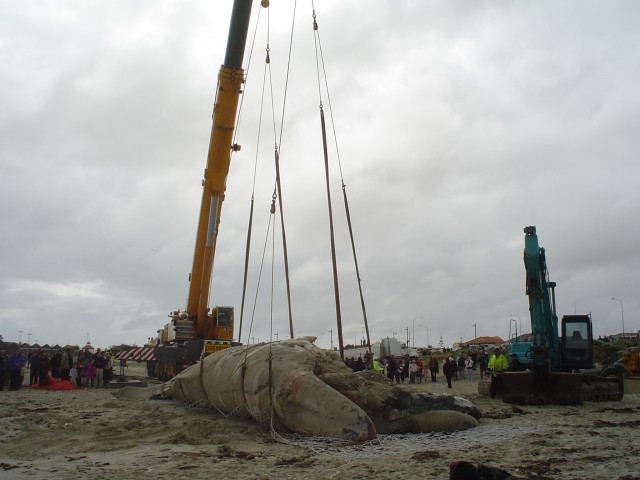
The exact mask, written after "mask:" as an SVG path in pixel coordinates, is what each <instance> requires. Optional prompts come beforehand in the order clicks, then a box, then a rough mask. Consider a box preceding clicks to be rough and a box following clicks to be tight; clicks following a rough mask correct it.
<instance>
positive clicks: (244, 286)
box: [209, 9, 269, 341]
mask: <svg viewBox="0 0 640 480" xmlns="http://www.w3.org/2000/svg"><path fill="white" fill-rule="evenodd" d="M260 12H261V9H258V16H257V18H256V24H255V28H254V30H253V36H252V37H251V47H250V48H249V58H248V61H247V67H246V69H245V72H246V75H245V81H246V79H247V77H248V76H249V67H250V66H251V59H252V58H253V48H254V46H255V43H256V36H257V32H258V25H259V23H260ZM268 16H269V15H268V11H267V17H268ZM267 23H268V22H267ZM265 70H266V69H265ZM265 73H266V72H265ZM263 75H264V74H263ZM262 95H263V96H264V78H263V92H262ZM243 105H244V95H243V96H242V97H241V98H240V107H239V108H238V118H237V120H236V126H235V129H234V135H233V142H232V144H233V145H236V138H237V136H238V132H239V130H240V119H241V117H242V106H243ZM260 108H261V110H260V118H261V119H262V103H261V107H260ZM260 128H261V123H260V125H259V126H258V141H257V145H256V157H255V160H254V165H253V184H252V189H251V205H250V207H249V225H248V226H247V241H246V248H245V258H244V276H243V281H242V302H241V304H240V326H239V327H238V340H239V341H241V340H242V321H243V319H244V304H245V297H246V293H247V277H248V273H249V255H250V253H251V232H252V230H253V208H254V198H255V191H256V172H257V170H258V154H257V152H258V146H259V144H260ZM235 150H236V148H232V149H231V155H232V156H233V152H234V151H235ZM209 292H211V289H209Z"/></svg>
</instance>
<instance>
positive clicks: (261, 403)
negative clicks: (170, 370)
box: [162, 337, 480, 442]
mask: <svg viewBox="0 0 640 480" xmlns="http://www.w3.org/2000/svg"><path fill="white" fill-rule="evenodd" d="M314 340H315V338H313V337H305V338H298V339H292V340H283V341H279V342H272V343H263V344H258V345H247V346H238V347H232V348H229V349H225V350H222V351H219V352H216V353H214V354H212V355H209V356H208V357H206V358H205V359H204V360H203V361H201V362H199V363H197V364H195V365H193V366H191V367H189V368H188V369H186V370H184V371H183V372H182V373H180V374H179V375H177V376H176V377H174V378H173V379H172V380H170V381H169V382H167V383H165V384H164V385H163V386H162V395H163V396H164V397H166V398H173V399H179V400H182V401H185V402H188V403H194V402H202V401H209V402H210V403H211V404H212V405H213V406H214V407H215V408H216V409H218V410H220V411H221V412H224V413H246V414H249V415H251V416H252V417H253V418H255V419H257V420H264V419H265V418H270V414H271V413H273V415H274V417H275V419H276V420H277V421H278V422H279V423H280V424H281V425H283V426H284V427H286V428H287V429H289V430H291V431H293V432H297V433H300V434H305V435H313V436H322V437H333V438H340V439H345V440H349V441H355V442H359V441H365V440H369V439H372V438H374V437H375V436H376V434H377V433H409V432H414V433H418V432H442V431H455V430H464V429H467V428H472V427H474V426H476V425H477V424H478V422H477V420H476V419H477V418H479V417H480V411H479V410H478V409H477V408H476V407H475V406H474V405H473V404H472V403H471V402H468V401H466V400H464V399H461V398H457V397H453V396H451V395H439V396H436V395H430V394H426V393H409V392H407V391H405V390H403V389H401V388H398V387H394V386H393V384H391V383H389V381H388V380H387V379H386V378H385V377H384V376H383V375H380V374H379V373H376V372H373V371H366V372H359V373H354V372H353V371H351V369H349V368H348V367H347V366H346V365H345V364H344V362H343V361H342V360H341V359H340V357H339V355H338V354H337V353H336V352H333V351H328V350H323V349H321V348H319V347H317V346H316V345H314V343H313V341H314Z"/></svg>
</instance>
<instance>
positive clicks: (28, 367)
mask: <svg viewBox="0 0 640 480" xmlns="http://www.w3.org/2000/svg"><path fill="white" fill-rule="evenodd" d="M27 372H28V375H29V377H28V382H27V381H26V380H27V378H26V374H27ZM112 378H113V357H112V356H111V354H110V352H108V351H103V350H101V349H98V350H97V351H96V352H95V353H93V352H91V351H90V350H80V351H79V352H78V353H77V354H74V352H72V351H71V349H70V348H67V349H65V350H62V349H60V350H58V351H57V352H47V351H43V350H42V349H37V350H35V351H33V352H29V353H28V355H25V354H24V353H23V352H22V350H21V349H20V348H16V349H15V351H14V352H13V353H11V354H10V355H8V354H7V353H6V352H5V351H4V350H1V351H0V390H4V389H5V388H6V389H8V390H20V388H22V386H23V385H28V386H37V387H47V386H49V383H50V382H52V379H54V380H53V381H68V382H69V383H70V384H71V385H72V386H74V387H84V388H100V387H106V386H107V385H108V384H109V382H110V381H111V380H112Z"/></svg>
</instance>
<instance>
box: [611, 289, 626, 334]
mask: <svg viewBox="0 0 640 480" xmlns="http://www.w3.org/2000/svg"><path fill="white" fill-rule="evenodd" d="M611 300H616V301H617V302H620V311H621V312H622V335H623V336H624V305H623V304H622V300H620V299H619V298H614V297H611Z"/></svg>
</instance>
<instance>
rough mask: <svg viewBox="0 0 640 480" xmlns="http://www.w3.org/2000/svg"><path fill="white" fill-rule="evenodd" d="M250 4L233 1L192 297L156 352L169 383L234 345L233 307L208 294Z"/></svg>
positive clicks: (249, 0)
mask: <svg viewBox="0 0 640 480" xmlns="http://www.w3.org/2000/svg"><path fill="white" fill-rule="evenodd" d="M251 7H252V0H234V3H233V10H232V13H231V22H230V25H229V36H228V39H227V48H226V53H225V59H224V63H223V64H222V65H221V67H220V71H219V73H218V86H217V90H216V96H215V103H214V107H213V122H212V126H211V136H210V140H209V150H208V153H207V165H206V168H205V170H204V178H203V180H202V201H201V204H200V215H199V217H198V228H197V232H196V241H195V248H194V254H193V266H192V268H191V273H190V275H189V294H188V297H187V305H186V308H185V310H184V311H180V310H176V311H173V312H171V313H170V314H169V317H170V318H171V324H168V325H166V326H165V328H164V331H163V333H162V334H161V338H160V339H159V340H160V342H161V345H159V346H158V347H156V348H155V350H154V351H155V356H156V365H155V367H154V368H155V374H156V376H158V378H162V379H168V378H171V377H172V376H174V375H176V374H177V373H179V372H180V371H181V370H182V369H183V368H184V367H185V366H188V365H191V364H193V363H195V362H196V361H197V360H198V359H199V358H201V356H203V355H205V354H207V353H211V352H213V351H215V350H218V349H221V348H227V347H229V346H231V341H232V340H233V307H215V308H213V309H211V308H209V305H208V304H209V290H210V284H211V277H212V273H213V262H214V258H215V252H216V240H217V237H218V225H219V224H220V215H221V212H222V203H223V202H224V195H225V189H226V183H227V175H228V174H229V165H230V162H231V153H232V151H238V150H240V147H239V146H238V145H234V144H233V133H234V129H235V123H236V118H237V112H238V104H239V101H240V95H241V93H242V88H243V85H244V82H245V72H244V70H243V69H242V61H243V57H244V51H245V46H246V42H247V33H248V31H249V19H250V17H251Z"/></svg>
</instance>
